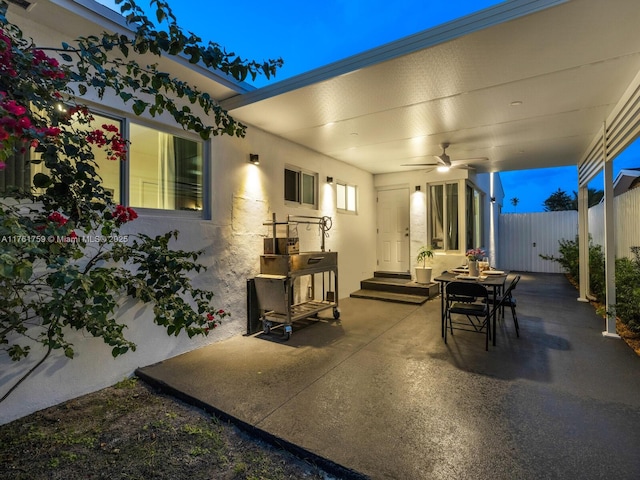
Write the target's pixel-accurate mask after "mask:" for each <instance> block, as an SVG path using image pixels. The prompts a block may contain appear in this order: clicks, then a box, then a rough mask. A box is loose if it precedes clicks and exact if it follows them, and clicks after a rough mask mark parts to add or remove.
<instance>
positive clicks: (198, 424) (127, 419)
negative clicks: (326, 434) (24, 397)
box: [0, 379, 333, 480]
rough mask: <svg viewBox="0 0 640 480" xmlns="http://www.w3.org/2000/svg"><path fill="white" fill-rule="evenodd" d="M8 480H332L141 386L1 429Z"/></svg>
mask: <svg viewBox="0 0 640 480" xmlns="http://www.w3.org/2000/svg"><path fill="white" fill-rule="evenodd" d="M0 445H1V447H0V478H2V479H5V478H6V479H12V480H19V479H25V480H26V479H28V480H37V479H64V480H76V479H83V480H85V479H100V478H105V479H109V480H116V479H140V480H149V479H167V480H169V479H171V480H177V479H189V480H198V479H207V480H212V479H216V480H218V479H220V480H227V479H228V480H231V479H234V480H235V479H247V480H259V479H265V480H266V479H268V480H278V479H296V480H298V479H309V480H316V479H318V480H320V479H324V480H327V479H331V478H333V477H330V476H329V475H327V474H326V473H325V472H323V471H321V470H320V469H318V468H316V467H315V466H313V465H310V464H308V463H306V462H303V461H302V460H299V459H297V458H295V457H294V456H292V455H290V454H288V453H287V452H285V451H281V450H277V449H275V448H273V447H271V446H269V445H266V444H264V443H263V442H260V441H258V440H256V439H254V438H251V437H250V436H248V435H246V434H245V433H243V432H241V431H240V430H238V429H237V428H236V427H234V426H232V425H228V424H225V423H222V422H220V421H219V420H217V419H215V418H212V417H211V416H209V415H208V414H206V413H205V412H204V411H202V410H199V409H197V408H194V407H191V406H189V405H186V404H184V403H182V402H180V401H178V400H175V399H173V398H171V397H168V396H165V395H162V394H158V393H156V392H154V391H153V389H152V388H151V387H149V386H147V385H146V384H144V383H143V382H142V381H138V380H136V379H130V380H125V381H123V382H120V383H119V384H118V385H115V386H113V387H110V388H107V389H104V390H101V391H99V392H96V393H93V394H90V395H86V396H83V397H80V398H77V399H74V400H71V401H69V402H66V403H63V404H61V405H58V406H55V407H51V408H48V409H46V410H42V411H40V412H37V413H34V414H32V415H29V416H27V417H24V418H22V419H19V420H16V421H14V422H11V423H9V424H6V425H1V426H0Z"/></svg>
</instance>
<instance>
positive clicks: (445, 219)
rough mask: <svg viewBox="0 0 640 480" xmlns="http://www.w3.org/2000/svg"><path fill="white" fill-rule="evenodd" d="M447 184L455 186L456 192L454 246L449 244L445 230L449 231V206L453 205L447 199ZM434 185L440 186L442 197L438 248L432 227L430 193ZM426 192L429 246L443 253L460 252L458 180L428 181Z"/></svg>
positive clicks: (431, 197) (432, 202)
mask: <svg viewBox="0 0 640 480" xmlns="http://www.w3.org/2000/svg"><path fill="white" fill-rule="evenodd" d="M447 186H455V187H456V194H455V197H456V198H455V211H456V216H455V221H456V232H457V233H456V236H457V245H456V246H455V247H452V246H451V245H450V243H451V242H450V235H449V234H447V232H448V231H449V223H450V218H451V214H450V212H449V207H450V206H451V205H454V204H452V203H451V201H449V199H448V196H449V192H448V189H447ZM434 187H442V198H441V199H440V200H441V203H442V233H443V235H442V248H438V247H437V246H436V245H435V243H434V240H435V234H434V227H433V221H434V220H433V211H434V208H435V205H434V200H433V195H432V189H433V188H434ZM427 193H428V204H427V212H428V215H429V218H428V221H427V238H428V240H429V244H430V245H431V248H432V249H434V250H436V251H438V252H443V253H459V252H460V243H461V242H460V240H461V239H460V224H461V218H460V182H459V181H442V182H433V183H429V184H427Z"/></svg>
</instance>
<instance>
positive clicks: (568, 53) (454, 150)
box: [222, 0, 640, 174]
mask: <svg viewBox="0 0 640 480" xmlns="http://www.w3.org/2000/svg"><path fill="white" fill-rule="evenodd" d="M639 23H640V3H639V2H638V1H637V0H607V1H602V0H513V1H507V2H504V3H502V4H499V5H497V6H495V7H491V8H489V9H487V10H483V11H481V12H479V13H476V14H473V15H471V16H468V17H464V18H461V19H458V20H456V21H453V22H449V23H446V24H443V25H441V26H438V27H436V28H433V29H430V30H426V31H424V32H421V33H418V34H415V35H412V36H410V37H407V38H404V39H401V40H398V41H396V42H393V43H390V44H387V45H384V46H381V47H379V48H377V49H374V50H371V51H368V52H364V53H362V54H359V55H356V56H353V57H350V58H347V59H345V60H342V61H339V62H336V63H333V64H331V65H328V66H325V67H322V68H319V69H316V70H313V71H311V72H308V73H306V74H303V75H299V76H296V77H293V78H290V79H287V80H284V81H281V82H278V83H275V84H272V85H270V86H267V87H264V88H261V89H257V90H255V91H251V92H248V93H244V94H240V95H236V96H233V97H230V98H228V99H226V100H224V101H223V102H222V105H223V107H225V108H226V109H228V110H229V111H230V112H231V114H232V115H233V116H234V117H236V118H237V119H239V120H241V121H243V122H245V123H248V124H250V125H254V126H257V127H259V128H262V129H264V130H266V131H269V132H272V133H274V134H276V135H279V136H281V137H284V138H286V139H288V140H291V141H293V142H295V143H298V144H301V145H304V146H306V147H309V148H311V149H313V150H315V151H318V152H321V153H323V154H325V155H328V156H330V157H333V158H336V159H338V160H342V161H344V162H346V163H349V164H352V165H354V166H356V167H359V168H362V169H364V170H366V171H369V172H371V173H374V174H376V173H386V172H397V171H405V170H410V169H418V168H422V169H423V168H425V167H417V166H416V167H406V166H402V164H410V163H430V162H433V161H434V158H433V156H434V155H439V154H440V153H441V148H440V144H442V143H445V142H446V143H449V144H451V146H450V147H449V148H448V150H447V153H448V154H449V156H450V157H451V159H452V160H453V163H454V164H455V163H456V160H458V161H459V163H462V164H469V165H472V166H473V167H474V168H475V169H476V171H477V172H495V171H509V170H523V169H532V168H543V167H555V166H568V165H577V164H578V162H579V161H580V160H581V158H582V156H583V155H584V154H585V151H586V150H587V148H588V147H589V145H590V143H591V142H592V140H593V139H594V137H595V136H596V135H597V134H598V131H599V130H600V129H601V128H602V124H603V121H604V120H605V119H606V118H607V116H608V115H609V114H610V112H611V111H612V110H613V108H614V106H615V104H616V103H617V102H618V100H619V99H620V98H621V96H622V95H623V93H624V91H625V89H626V88H627V87H628V86H629V84H630V83H631V82H632V80H633V79H634V78H635V76H636V75H637V74H638V72H639V71H640V29H639V28H638V25H639ZM285 60H286V59H285ZM482 157H486V158H485V159H482ZM467 158H481V159H478V160H468V161H467V160H461V159H467Z"/></svg>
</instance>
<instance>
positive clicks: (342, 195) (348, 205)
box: [336, 182, 358, 213]
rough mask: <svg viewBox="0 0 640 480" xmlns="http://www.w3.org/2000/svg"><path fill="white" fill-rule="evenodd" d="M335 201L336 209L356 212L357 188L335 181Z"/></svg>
mask: <svg viewBox="0 0 640 480" xmlns="http://www.w3.org/2000/svg"><path fill="white" fill-rule="evenodd" d="M336 197H337V198H336V201H337V205H336V206H337V207H338V210H342V211H343V212H354V213H355V212H357V211H358V210H357V206H356V198H357V189H356V187H355V186H354V185H346V184H344V183H339V182H338V183H336Z"/></svg>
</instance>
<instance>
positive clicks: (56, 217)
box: [47, 212, 68, 227]
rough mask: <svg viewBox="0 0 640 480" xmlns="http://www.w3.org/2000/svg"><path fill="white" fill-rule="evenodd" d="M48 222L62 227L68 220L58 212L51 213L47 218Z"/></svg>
mask: <svg viewBox="0 0 640 480" xmlns="http://www.w3.org/2000/svg"><path fill="white" fill-rule="evenodd" d="M47 219H48V220H50V221H52V222H55V223H57V224H58V226H59V227H62V226H63V225H65V224H66V223H67V222H68V219H67V218H66V217H65V216H64V215H62V214H61V213H60V212H51V213H50V214H49V216H48V217H47Z"/></svg>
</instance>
